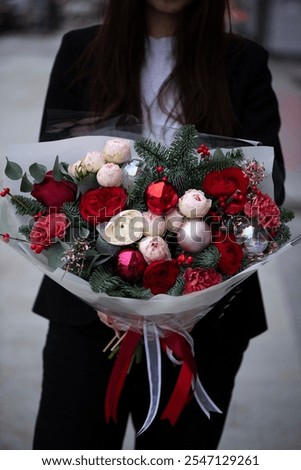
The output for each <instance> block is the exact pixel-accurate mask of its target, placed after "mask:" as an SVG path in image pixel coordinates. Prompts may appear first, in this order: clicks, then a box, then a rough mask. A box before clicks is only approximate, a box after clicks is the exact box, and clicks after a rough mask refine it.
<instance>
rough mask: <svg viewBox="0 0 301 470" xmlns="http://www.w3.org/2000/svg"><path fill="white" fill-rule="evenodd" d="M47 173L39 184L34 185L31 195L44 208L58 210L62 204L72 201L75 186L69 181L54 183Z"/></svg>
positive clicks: (75, 191) (50, 174) (74, 195)
mask: <svg viewBox="0 0 301 470" xmlns="http://www.w3.org/2000/svg"><path fill="white" fill-rule="evenodd" d="M52 173H53V172H52V171H48V172H47V173H46V175H45V178H44V180H43V181H42V182H41V183H35V184H34V185H33V190H32V192H31V195H32V196H33V197H34V198H35V199H36V200H37V201H39V202H41V203H42V204H44V205H45V206H48V207H51V208H55V209H57V210H60V209H61V207H62V205H63V204H64V202H69V201H74V200H75V198H76V193H77V186H76V184H74V183H71V181H66V180H62V181H55V179H54V178H53V175H52Z"/></svg>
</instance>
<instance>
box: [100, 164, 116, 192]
mask: <svg viewBox="0 0 301 470" xmlns="http://www.w3.org/2000/svg"><path fill="white" fill-rule="evenodd" d="M96 179H97V182H98V184H99V185H100V186H104V187H112V186H121V183H122V170H121V168H120V166H119V165H116V164H115V163H105V164H104V165H103V166H102V167H101V168H100V170H98V172H97V174H96Z"/></svg>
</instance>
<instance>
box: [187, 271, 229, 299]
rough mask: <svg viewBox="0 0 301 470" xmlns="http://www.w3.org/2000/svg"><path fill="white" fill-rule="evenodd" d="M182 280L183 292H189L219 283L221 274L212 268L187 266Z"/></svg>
mask: <svg viewBox="0 0 301 470" xmlns="http://www.w3.org/2000/svg"><path fill="white" fill-rule="evenodd" d="M184 281H185V285H184V290H183V294H191V293H192V292H198V291H200V290H204V289H208V287H211V286H214V285H215V284H219V283H220V282H222V276H221V275H220V274H219V273H218V272H217V271H216V270H215V269H213V268H187V269H186V271H185V273H184Z"/></svg>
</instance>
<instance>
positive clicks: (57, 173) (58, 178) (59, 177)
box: [52, 155, 63, 182]
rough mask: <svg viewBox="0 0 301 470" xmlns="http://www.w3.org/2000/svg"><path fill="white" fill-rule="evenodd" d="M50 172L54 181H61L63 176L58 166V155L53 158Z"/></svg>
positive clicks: (59, 165)
mask: <svg viewBox="0 0 301 470" xmlns="http://www.w3.org/2000/svg"><path fill="white" fill-rule="evenodd" d="M52 171H53V173H52V176H53V179H54V180H55V181H58V182H60V181H62V179H63V174H62V172H61V164H60V161H59V157H58V155H57V156H56V158H55V162H54V166H53V169H52Z"/></svg>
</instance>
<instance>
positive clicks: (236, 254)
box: [213, 233, 243, 276]
mask: <svg viewBox="0 0 301 470" xmlns="http://www.w3.org/2000/svg"><path fill="white" fill-rule="evenodd" d="M213 240H214V241H213V244H214V245H215V246H216V248H217V249H218V251H219V252H220V255H221V256H220V259H219V262H218V268H219V269H220V270H221V271H222V272H223V273H225V274H229V275H230V276H233V275H234V274H236V273H237V271H238V270H239V268H240V266H241V262H242V258H243V249H242V247H241V246H240V245H238V243H237V242H236V239H235V236H234V235H233V234H232V233H228V234H226V233H225V234H224V233H219V234H215V235H214V239H213Z"/></svg>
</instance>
